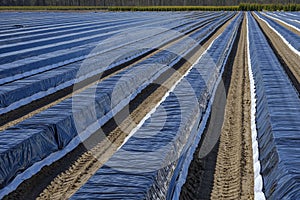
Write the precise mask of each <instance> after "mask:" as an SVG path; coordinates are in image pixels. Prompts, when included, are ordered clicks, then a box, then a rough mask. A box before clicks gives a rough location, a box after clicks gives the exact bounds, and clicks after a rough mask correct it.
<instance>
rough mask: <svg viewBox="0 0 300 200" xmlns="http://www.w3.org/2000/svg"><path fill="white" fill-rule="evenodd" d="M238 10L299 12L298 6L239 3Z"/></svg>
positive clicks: (299, 7) (299, 5) (299, 6)
mask: <svg viewBox="0 0 300 200" xmlns="http://www.w3.org/2000/svg"><path fill="white" fill-rule="evenodd" d="M239 10H243V11H255V10H256V11H262V10H266V11H277V10H278V11H281V10H283V11H300V4H256V3H241V4H240V5H239Z"/></svg>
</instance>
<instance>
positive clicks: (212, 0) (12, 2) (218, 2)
mask: <svg viewBox="0 0 300 200" xmlns="http://www.w3.org/2000/svg"><path fill="white" fill-rule="evenodd" d="M241 3H247V4H248V3H255V4H277V5H278V4H299V3H300V0H0V6H234V5H239V4H241Z"/></svg>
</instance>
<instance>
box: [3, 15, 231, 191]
mask: <svg viewBox="0 0 300 200" xmlns="http://www.w3.org/2000/svg"><path fill="white" fill-rule="evenodd" d="M233 14H234V13H230V14H228V15H226V16H225V17H224V19H223V20H225V19H226V18H228V17H230V16H232V15H233ZM220 22H222V20H221V21H220V20H219V21H216V22H215V23H212V24H210V25H209V26H208V27H209V28H208V27H207V28H203V29H201V30H199V31H198V33H195V34H194V35H193V39H191V38H186V39H184V40H182V41H180V42H179V43H177V44H176V45H173V46H170V47H169V48H168V49H167V50H165V51H161V52H160V53H158V54H155V55H154V56H152V57H150V58H148V59H146V60H144V61H142V62H141V63H139V64H137V65H134V66H132V67H131V68H129V69H126V70H124V71H122V72H121V73H119V74H118V75H115V76H112V77H110V78H108V79H106V80H104V81H102V82H100V83H99V84H98V85H96V86H93V87H90V88H89V89H86V90H84V91H83V92H81V93H79V94H77V95H75V96H74V97H73V98H72V99H66V100H64V101H62V102H61V103H59V104H57V105H55V106H53V107H51V108H49V109H47V110H45V111H43V112H41V113H39V114H37V115H34V116H33V117H31V118H29V119H26V120H24V121H23V122H21V123H19V124H17V125H15V126H13V127H11V128H8V129H7V130H5V131H2V132H1V133H0V160H1V162H0V186H1V187H4V186H6V185H7V184H8V183H9V182H10V181H11V180H12V179H13V178H14V177H15V176H16V175H17V174H18V173H20V172H22V171H24V170H25V169H27V168H28V167H30V166H31V165H33V164H34V163H35V162H37V161H41V160H42V159H44V158H46V157H47V156H49V155H50V154H51V153H53V152H56V151H58V150H60V149H63V148H65V147H66V146H67V145H68V144H69V143H70V141H71V140H72V139H73V138H74V137H76V136H77V134H81V133H82V132H84V131H86V130H87V129H88V128H89V127H90V126H92V125H93V124H95V123H96V124H98V128H99V127H100V126H101V125H103V124H104V123H105V122H106V121H108V119H110V118H111V117H112V116H113V114H114V113H116V112H118V111H119V110H121V109H122V108H123V107H125V106H126V105H127V104H128V103H129V101H130V100H131V99H132V98H134V97H135V96H136V95H137V94H138V93H139V92H140V91H141V90H142V89H143V88H145V87H146V86H147V85H149V84H150V83H151V82H152V81H153V80H154V79H155V78H157V77H158V76H159V75H160V74H162V73H163V72H164V71H165V70H167V69H169V68H170V67H171V66H172V65H174V64H175V63H176V62H177V60H179V59H180V58H181V57H180V56H178V55H184V54H185V53H187V52H189V51H190V50H191V49H192V48H194V46H195V40H194V39H197V40H196V41H197V42H200V41H202V40H204V39H205V38H206V37H207V35H208V34H209V33H211V32H213V31H214V30H215V29H216V28H217V27H218V26H220V24H219V25H218V24H216V23H220Z"/></svg>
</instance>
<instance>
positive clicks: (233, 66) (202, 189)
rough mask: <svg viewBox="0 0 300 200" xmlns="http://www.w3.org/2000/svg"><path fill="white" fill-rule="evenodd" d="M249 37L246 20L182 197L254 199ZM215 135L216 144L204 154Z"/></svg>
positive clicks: (220, 86) (226, 68)
mask: <svg viewBox="0 0 300 200" xmlns="http://www.w3.org/2000/svg"><path fill="white" fill-rule="evenodd" d="M246 37H247V35H246V22H245V19H244V21H243V24H242V26H241V31H240V33H239V35H238V36H237V39H238V42H236V45H234V47H233V51H232V52H231V55H230V57H229V61H228V63H227V65H226V67H225V71H224V74H223V83H222V82H221V84H220V85H219V86H218V89H217V93H216V97H215V101H214V103H213V107H212V112H211V116H210V120H209V122H208V125H207V128H206V130H205V132H204V135H203V136H202V138H201V141H200V143H199V146H198V148H197V150H196V152H195V154H194V159H193V161H192V163H191V165H190V168H189V173H188V177H187V181H186V183H185V185H184V186H183V188H182V192H181V196H180V199H182V200H186V199H253V198H254V193H253V188H254V180H253V177H254V175H253V167H252V166H253V165H252V163H253V162H252V146H251V143H252V142H251V129H250V121H251V120H250V103H251V97H250V87H249V85H250V81H249V77H248V66H247V46H246V43H247V40H246ZM224 93H225V94H226V95H227V99H226V98H225V99H224V96H225V95H224ZM224 113H225V115H224ZM220 124H221V126H220ZM218 136H220V137H218ZM216 137H218V138H216ZM212 138H214V139H213V140H215V141H217V142H216V144H215V146H214V147H213V148H212V150H211V151H209V154H207V155H206V154H203V151H207V150H206V148H207V146H208V145H207V143H209V141H212ZM211 146H212V145H211Z"/></svg>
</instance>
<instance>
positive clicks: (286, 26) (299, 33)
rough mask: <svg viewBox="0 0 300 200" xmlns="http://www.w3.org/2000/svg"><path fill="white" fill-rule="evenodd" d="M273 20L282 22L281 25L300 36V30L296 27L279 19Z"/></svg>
mask: <svg viewBox="0 0 300 200" xmlns="http://www.w3.org/2000/svg"><path fill="white" fill-rule="evenodd" d="M271 20H274V21H275V22H277V23H278V24H280V25H281V26H283V27H285V28H286V29H288V30H290V31H292V32H293V33H295V34H297V35H299V36H300V32H299V31H298V30H296V29H294V28H293V27H290V26H288V25H286V24H284V23H282V22H281V21H279V20H277V19H271Z"/></svg>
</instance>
